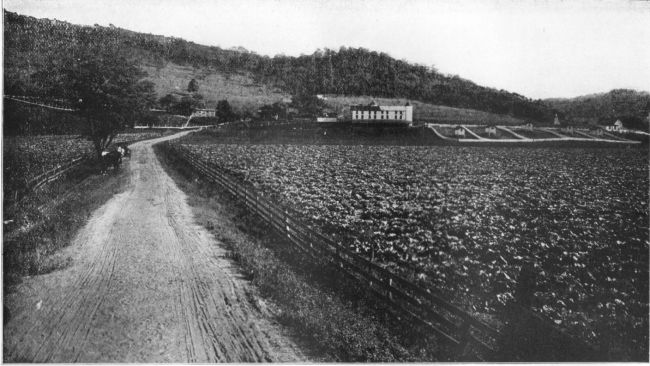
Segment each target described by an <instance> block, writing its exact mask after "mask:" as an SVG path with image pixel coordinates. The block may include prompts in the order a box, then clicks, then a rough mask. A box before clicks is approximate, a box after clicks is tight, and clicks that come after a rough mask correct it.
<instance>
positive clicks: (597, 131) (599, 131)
mask: <svg viewBox="0 0 650 366" xmlns="http://www.w3.org/2000/svg"><path fill="white" fill-rule="evenodd" d="M589 133H590V134H592V135H594V136H602V135H603V134H604V133H605V131H603V129H602V128H600V127H592V128H590V129H589Z"/></svg>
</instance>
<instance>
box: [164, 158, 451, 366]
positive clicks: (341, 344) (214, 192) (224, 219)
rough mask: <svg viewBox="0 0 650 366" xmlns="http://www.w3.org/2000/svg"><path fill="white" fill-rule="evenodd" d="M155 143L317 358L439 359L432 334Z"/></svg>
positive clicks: (198, 212) (198, 211)
mask: <svg viewBox="0 0 650 366" xmlns="http://www.w3.org/2000/svg"><path fill="white" fill-rule="evenodd" d="M155 149H156V152H157V154H158V156H159V158H160V159H161V161H162V162H163V165H164V166H165V169H167V171H168V173H169V174H170V175H171V176H172V177H173V178H174V180H175V181H176V183H177V184H178V185H179V187H180V188H181V189H182V190H183V191H185V192H186V193H187V194H188V196H189V201H188V202H189V204H190V205H191V206H192V208H193V211H194V214H195V217H196V219H197V221H198V222H199V223H201V224H202V225H204V226H205V227H206V228H207V229H208V230H210V231H211V232H212V233H213V235H215V237H216V238H217V239H219V240H220V241H222V242H223V243H225V244H226V245H227V247H228V249H230V251H231V256H232V258H233V259H234V260H235V261H236V262H238V263H239V264H240V266H241V267H242V269H243V270H244V271H245V272H246V273H247V274H248V275H249V277H250V279H251V281H252V282H253V284H254V285H255V286H256V287H257V288H258V289H259V291H260V293H261V295H262V296H263V297H265V298H267V299H270V300H271V302H272V303H273V304H275V306H276V307H277V311H276V313H277V315H278V320H279V321H280V322H281V323H283V324H284V325H286V326H288V327H289V328H290V329H291V330H292V331H293V332H295V333H296V335H297V336H298V337H299V338H300V339H301V340H305V341H307V342H308V344H309V345H310V347H311V348H314V349H316V350H317V352H318V353H320V354H323V355H324V360H326V361H343V362H365V361H372V362H395V361H402V362H404V361H434V360H440V359H441V357H440V354H442V353H443V350H441V349H440V348H438V346H437V345H436V342H435V341H434V340H432V339H431V338H428V337H423V336H422V335H421V333H418V332H415V331H414V329H413V327H412V326H411V325H410V324H407V323H405V322H400V321H399V320H397V319H395V318H394V317H391V316H388V314H387V313H386V309H382V308H381V305H379V304H377V301H375V300H374V299H373V298H372V297H371V296H370V295H369V294H367V293H366V292H364V290H363V289H361V288H360V287H359V286H358V285H357V284H356V283H354V282H352V281H350V280H347V279H346V278H344V277H343V276H342V275H341V274H340V273H338V272H337V271H335V270H333V268H332V267H330V266H328V265H327V264H326V263H324V262H318V261H315V260H313V259H311V258H307V257H306V256H303V255H301V254H300V253H298V252H297V251H296V250H295V249H292V247H291V246H290V245H288V244H287V243H286V242H285V240H284V239H283V238H281V237H279V236H277V235H275V234H274V233H273V231H272V230H271V228H270V227H266V226H265V225H264V224H262V223H261V221H260V219H259V218H257V217H255V216H253V215H251V214H249V213H248V212H247V211H246V209H245V208H244V207H242V206H241V205H240V204H239V203H237V202H236V201H235V200H234V199H233V198H232V197H230V196H229V195H228V194H227V193H226V192H224V191H223V190H221V189H220V188H219V187H218V186H215V185H214V184H210V183H207V182H205V181H203V180H202V179H200V178H199V176H198V175H196V173H195V172H194V171H193V170H192V169H191V168H189V167H188V166H187V165H186V164H183V163H182V162H180V161H178V160H177V159H176V158H175V157H174V156H173V155H171V154H167V153H166V151H165V150H164V148H162V147H161V146H160V145H159V146H155ZM442 359H444V358H442Z"/></svg>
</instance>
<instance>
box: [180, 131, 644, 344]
mask: <svg viewBox="0 0 650 366" xmlns="http://www.w3.org/2000/svg"><path fill="white" fill-rule="evenodd" d="M184 146H185V147H186V148H188V149H190V150H192V151H193V152H198V153H200V154H201V155H202V156H203V157H205V159H206V160H208V161H210V162H211V163H213V164H217V165H219V166H221V167H224V168H226V169H227V170H228V171H230V172H231V173H232V174H233V175H234V176H236V177H238V178H239V179H241V181H242V182H245V183H247V184H250V185H253V186H255V187H257V188H258V189H260V190H262V191H264V192H266V193H269V194H272V195H274V196H275V197H276V198H277V199H278V200H280V201H281V202H283V203H285V204H289V205H291V206H293V207H294V208H296V209H297V210H298V211H299V212H301V213H302V214H303V215H304V217H303V218H304V220H305V221H307V222H308V223H310V224H313V225H316V226H318V227H319V228H320V230H322V231H324V232H326V233H328V234H329V235H331V236H334V237H335V238H337V239H338V240H340V241H341V242H343V243H345V244H346V245H348V246H349V247H351V248H353V249H354V250H356V251H357V252H359V253H361V254H363V255H365V256H367V257H369V258H372V259H373V260H375V261H377V262H378V263H381V264H383V265H385V266H386V267H388V268H391V269H392V270H394V271H397V272H399V273H401V274H402V275H404V276H407V277H409V278H411V279H412V280H414V281H418V282H419V283H420V284H421V285H424V286H429V287H431V288H435V289H436V290H438V291H442V292H443V293H445V294H446V295H447V296H448V297H449V298H450V299H453V301H454V302H456V303H459V304H462V305H464V306H465V307H466V308H467V309H469V310H472V311H474V312H477V313H487V314H495V313H498V311H500V310H501V309H503V305H504V304H505V303H506V302H507V301H509V300H510V299H512V298H513V295H514V288H515V286H516V280H517V275H518V271H519V268H520V267H521V265H522V264H523V263H524V262H525V261H534V262H535V263H537V265H538V268H539V271H540V272H541V277H540V279H539V280H540V281H539V287H538V289H537V292H536V293H535V301H534V303H533V305H534V307H535V308H536V310H537V311H539V312H541V313H543V314H545V315H547V316H548V317H550V318H551V319H553V320H554V321H555V323H556V324H558V325H561V326H563V327H566V328H568V329H570V330H571V331H573V332H574V333H578V334H580V335H582V336H583V337H585V338H587V339H591V340H592V341H598V342H600V343H603V344H606V346H607V347H608V348H610V349H613V350H615V351H614V352H621V355H627V356H631V355H632V354H637V352H641V354H643V352H646V356H647V345H648V333H647V329H648V245H649V240H648V227H647V224H648V211H647V209H648V158H647V156H645V154H641V153H639V151H637V150H625V149H605V150H596V149H556V150H553V149H548V148H539V149H532V148H522V149H514V148H511V149H503V148H472V147H438V148H430V147H398V146H390V147H386V146H282V145H193V144H185V145H184ZM623 357H625V356H623Z"/></svg>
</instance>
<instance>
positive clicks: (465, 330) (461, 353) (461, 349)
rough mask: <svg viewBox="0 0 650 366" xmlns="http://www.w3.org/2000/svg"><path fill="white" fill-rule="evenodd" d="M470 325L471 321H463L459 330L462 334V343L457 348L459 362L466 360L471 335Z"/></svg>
mask: <svg viewBox="0 0 650 366" xmlns="http://www.w3.org/2000/svg"><path fill="white" fill-rule="evenodd" d="M469 328H470V324H469V321H467V320H465V321H463V324H461V326H460V328H458V331H459V334H460V343H458V346H456V354H457V355H458V358H457V360H458V361H462V360H463V359H464V358H465V355H466V351H467V345H468V344H469V339H470V336H471V334H470V333H469Z"/></svg>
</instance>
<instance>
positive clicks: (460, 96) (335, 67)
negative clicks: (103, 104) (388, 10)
mask: <svg viewBox="0 0 650 366" xmlns="http://www.w3.org/2000/svg"><path fill="white" fill-rule="evenodd" d="M4 21H5V22H4V32H5V33H4V35H5V45H4V47H5V49H4V51H5V93H7V94H30V93H31V94H39V93H42V91H43V90H42V89H41V88H42V85H41V84H40V81H39V78H38V77H35V76H37V75H38V73H39V71H40V72H42V71H43V70H47V66H48V65H51V64H52V63H56V55H57V54H59V52H65V48H66V47H67V46H68V45H73V44H78V43H79V42H85V41H88V40H90V41H92V42H119V43H120V44H121V45H123V47H124V48H125V49H127V50H128V51H129V54H130V56H131V57H132V58H133V59H134V60H135V61H136V62H137V63H138V64H140V65H143V66H149V67H151V66H154V67H163V66H164V65H166V64H167V63H168V62H173V63H175V64H179V65H188V66H193V67H197V68H205V69H209V70H211V71H214V72H218V73H221V74H223V75H234V74H245V75H246V76H247V77H250V78H251V79H252V80H254V82H255V83H257V84H260V85H265V86H267V87H272V88H275V89H279V90H281V91H282V92H284V93H288V94H292V95H296V94H305V93H309V94H346V95H372V96H377V97H402V98H409V99H415V100H420V101H423V102H427V103H432V104H439V105H447V106H452V107H462V108H471V109H477V110H483V111H488V112H493V113H499V114H509V115H512V116H515V117H520V118H525V119H531V120H536V121H550V120H552V116H553V111H551V109H550V108H549V107H548V106H547V105H546V104H544V103H543V102H542V101H539V100H536V101H533V100H530V99H528V98H526V97H523V96H521V95H518V94H515V93H510V92H507V91H503V90H496V89H491V88H486V87H482V86H479V85H476V84H475V83H473V82H471V81H469V80H464V79H462V78H460V77H457V76H448V75H443V74H441V73H439V72H437V71H436V70H435V69H433V68H431V67H426V66H422V65H415V64H411V63H408V62H406V61H401V60H396V59H394V58H392V57H390V56H389V55H387V54H384V53H377V52H372V51H368V50H366V49H354V48H345V47H343V48H341V49H340V50H338V51H334V50H327V49H326V50H324V51H321V50H318V51H316V52H315V53H314V54H312V55H308V56H304V55H303V56H300V57H289V56H275V57H268V56H260V55H257V54H255V53H253V52H249V51H247V50H245V49H243V48H238V49H230V50H226V49H222V48H219V47H210V46H202V45H198V44H195V43H192V42H187V41H185V40H183V39H179V38H172V37H164V36H157V35H151V34H143V33H137V32H132V31H128V30H125V29H120V28H116V27H113V26H110V27H102V26H98V25H95V26H94V27H91V26H78V25H73V24H70V23H67V22H62V21H57V20H49V19H36V18H33V17H29V16H23V15H19V14H16V13H12V12H8V11H4Z"/></svg>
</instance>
